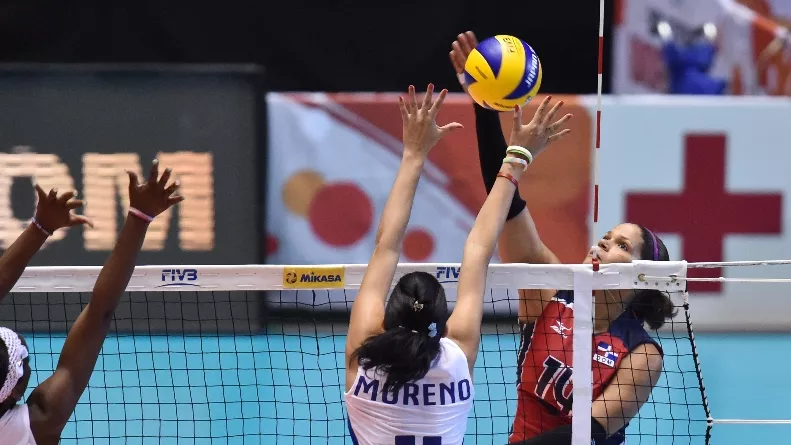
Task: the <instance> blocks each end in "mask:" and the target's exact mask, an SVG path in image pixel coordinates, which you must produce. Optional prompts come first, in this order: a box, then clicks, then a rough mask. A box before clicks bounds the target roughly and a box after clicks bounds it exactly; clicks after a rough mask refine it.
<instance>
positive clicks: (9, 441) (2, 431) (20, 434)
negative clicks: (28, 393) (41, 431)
mask: <svg viewBox="0 0 791 445" xmlns="http://www.w3.org/2000/svg"><path fill="white" fill-rule="evenodd" d="M0 445H36V441H35V439H33V432H32V431H30V416H29V415H28V410H27V405H16V406H14V407H13V408H11V409H10V410H8V411H6V413H5V414H3V417H2V418H0Z"/></svg>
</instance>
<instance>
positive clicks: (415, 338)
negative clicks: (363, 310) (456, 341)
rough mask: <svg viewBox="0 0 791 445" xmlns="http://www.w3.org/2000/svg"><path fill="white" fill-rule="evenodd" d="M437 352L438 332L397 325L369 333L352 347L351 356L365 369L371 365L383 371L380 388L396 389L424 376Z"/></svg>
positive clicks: (390, 390)
mask: <svg viewBox="0 0 791 445" xmlns="http://www.w3.org/2000/svg"><path fill="white" fill-rule="evenodd" d="M439 353H440V344H439V336H436V337H433V338H432V337H429V334H428V333H426V332H412V331H411V330H409V329H406V328H402V327H397V328H395V329H390V330H387V331H384V332H383V333H381V334H378V335H374V336H372V337H369V338H368V339H367V340H365V341H364V342H363V344H361V345H360V347H358V348H357V350H356V351H354V354H353V355H352V360H357V363H358V364H359V365H360V366H362V367H363V369H365V370H366V371H367V370H369V369H371V368H375V369H376V370H377V371H378V372H381V373H383V374H385V375H386V376H387V380H386V381H385V384H384V390H383V391H384V392H388V393H396V392H398V391H399V390H400V389H401V388H403V387H404V386H405V385H406V384H407V383H409V382H413V381H415V380H419V379H422V378H423V377H425V376H426V373H428V371H429V369H430V368H431V363H432V362H433V361H434V359H436V357H437V356H438V355H439Z"/></svg>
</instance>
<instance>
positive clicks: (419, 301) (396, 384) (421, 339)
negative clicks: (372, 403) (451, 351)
mask: <svg viewBox="0 0 791 445" xmlns="http://www.w3.org/2000/svg"><path fill="white" fill-rule="evenodd" d="M448 316H449V314H448V302H447V300H446V299H445V291H444V289H442V285H441V284H440V283H439V281H438V280H437V277H435V276H434V275H431V274H428V273H426V272H410V273H408V274H406V275H404V276H403V277H401V279H400V280H398V283H396V285H395V287H394V288H393V292H392V293H391V294H390V300H389V301H388V302H387V306H386V307H385V316H384V320H383V321H384V332H382V333H381V334H378V335H374V336H372V337H369V338H367V339H366V340H365V341H364V342H363V343H362V344H361V345H360V346H359V347H358V348H357V349H356V350H355V351H354V353H353V354H352V356H351V360H352V361H357V364H358V365H359V366H362V368H363V369H364V370H366V371H367V370H369V369H372V368H375V369H376V371H377V373H380V374H384V375H385V376H386V380H385V384H384V392H388V393H396V392H398V391H399V390H400V389H401V388H403V387H404V385H406V384H407V383H409V382H414V381H415V380H420V379H422V378H423V377H425V376H426V373H428V371H429V369H431V364H432V363H433V362H434V360H435V359H436V358H437V357H438V356H439V354H440V342H439V341H440V338H442V335H443V334H444V333H445V323H446V322H447V320H448Z"/></svg>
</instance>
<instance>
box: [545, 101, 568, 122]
mask: <svg viewBox="0 0 791 445" xmlns="http://www.w3.org/2000/svg"><path fill="white" fill-rule="evenodd" d="M562 106H563V101H562V100H561V101H558V103H556V104H555V105H554V106H553V107H552V109H551V110H549V113H547V115H546V116H544V120H543V121H541V124H542V125H544V126H546V125H548V124H549V123H550V122H552V120H553V119H555V113H557V112H558V110H560V107H562Z"/></svg>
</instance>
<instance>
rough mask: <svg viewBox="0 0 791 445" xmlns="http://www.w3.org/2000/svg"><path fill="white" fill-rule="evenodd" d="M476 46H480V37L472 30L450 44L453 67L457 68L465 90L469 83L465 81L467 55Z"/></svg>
mask: <svg viewBox="0 0 791 445" xmlns="http://www.w3.org/2000/svg"><path fill="white" fill-rule="evenodd" d="M476 46H478V38H477V37H475V33H474V32H472V31H467V32H465V33H462V34H459V35H458V36H457V37H456V41H455V42H453V43H452V44H451V45H450V48H451V50H450V63H452V64H453V69H455V70H456V75H457V76H458V77H459V83H460V84H461V87H462V88H464V91H467V85H466V83H465V82H464V65H466V64H467V57H468V56H469V55H470V53H471V52H472V50H473V49H475V47H476Z"/></svg>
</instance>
